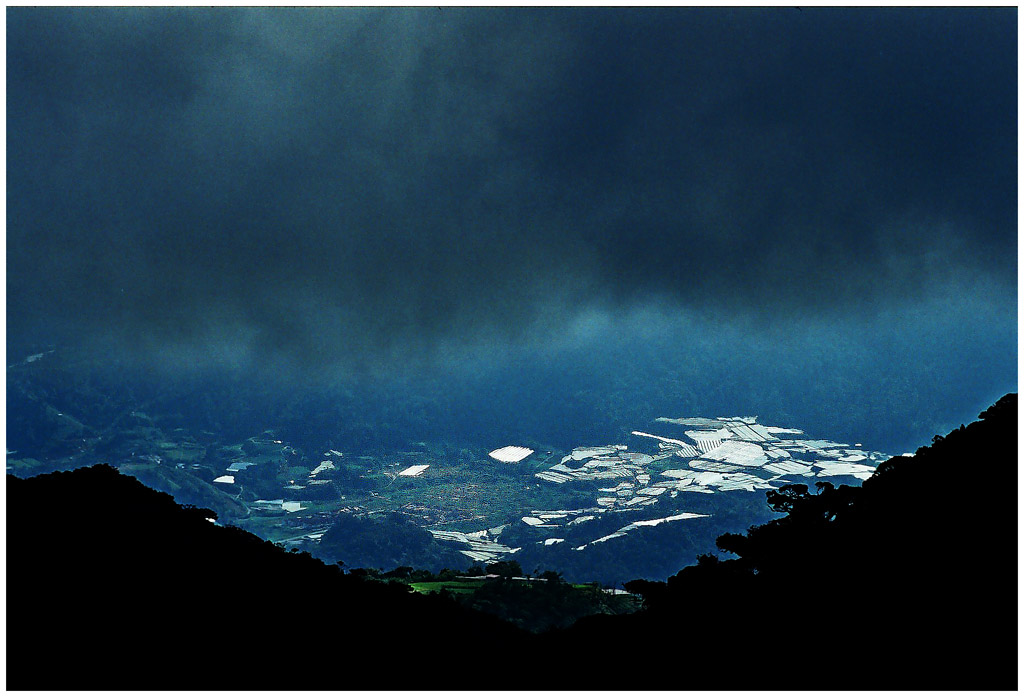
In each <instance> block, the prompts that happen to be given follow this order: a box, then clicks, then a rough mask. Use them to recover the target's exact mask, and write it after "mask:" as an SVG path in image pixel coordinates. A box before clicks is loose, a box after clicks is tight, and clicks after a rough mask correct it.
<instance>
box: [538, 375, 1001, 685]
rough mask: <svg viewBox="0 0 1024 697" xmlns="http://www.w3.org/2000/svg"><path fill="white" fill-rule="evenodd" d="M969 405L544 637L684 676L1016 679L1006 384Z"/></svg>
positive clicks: (684, 681) (732, 680) (858, 681)
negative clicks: (994, 396)
mask: <svg viewBox="0 0 1024 697" xmlns="http://www.w3.org/2000/svg"><path fill="white" fill-rule="evenodd" d="M981 419H982V420H981V421H980V422H975V423H972V424H971V425H969V426H967V427H966V428H965V427H963V426H961V427H960V428H959V429H957V430H956V431H953V432H952V433H950V434H949V435H948V436H946V437H945V438H940V437H936V438H935V439H934V442H933V444H932V445H931V446H929V447H926V448H921V449H919V450H918V451H917V453H916V454H915V455H914V456H913V457H908V458H905V457H897V458H893V459H892V460H889V461H888V462H886V463H884V464H882V465H881V466H880V467H879V468H878V471H877V473H876V474H875V475H874V476H872V477H871V478H870V479H868V480H867V481H866V482H864V485H863V486H862V487H847V486H841V487H839V488H838V489H834V488H832V486H831V485H828V484H826V485H824V486H821V487H819V492H818V493H817V494H812V493H810V492H808V491H807V487H806V486H803V485H793V486H790V487H786V488H783V489H781V490H779V491H774V492H770V493H769V494H768V501H769V504H770V505H771V506H772V507H773V508H775V509H776V510H778V511H782V512H787V513H788V515H787V516H786V517H784V518H780V519H778V520H775V521H772V522H770V523H767V524H765V525H761V526H758V527H755V528H752V529H751V530H750V532H748V533H747V534H746V535H733V534H730V535H723V536H722V537H720V538H719V540H718V544H719V547H721V548H722V549H724V550H726V551H729V552H733V553H735V554H737V555H739V558H738V559H733V560H729V561H719V560H718V559H717V558H716V557H713V556H706V557H702V558H701V559H700V563H698V564H697V565H696V566H691V567H687V568H685V569H683V570H682V571H681V572H680V573H679V574H677V575H676V576H674V577H672V578H670V579H669V581H668V583H648V582H643V581H640V582H633V584H631V585H630V584H627V587H630V588H632V589H634V590H637V591H641V592H642V593H643V594H644V596H645V601H646V609H645V610H644V611H642V612H640V613H637V614H635V615H631V616H625V617H614V618H602V617H593V618H585V619H584V620H581V621H580V622H578V623H577V624H576V625H575V626H574V627H572V628H571V629H570V630H568V631H565V632H562V633H561V634H560V635H558V636H556V637H550V638H548V641H552V642H556V641H557V642H558V643H563V644H566V645H569V646H577V645H582V644H584V643H585V644H586V645H588V646H592V645H595V644H600V643H602V642H603V643H604V644H605V645H606V646H607V645H610V644H616V645H619V646H623V647H630V652H631V653H634V655H639V656H644V657H645V658H646V660H647V661H650V662H652V663H653V664H654V665H658V664H661V665H664V666H674V667H675V668H676V669H678V670H679V671H680V675H679V680H678V686H679V687H680V688H685V687H688V686H690V685H692V684H693V683H691V681H690V676H693V678H694V679H695V681H696V683H697V684H699V685H701V686H703V687H709V688H714V687H721V688H727V687H728V688H741V689H758V688H761V689H765V688H773V689H786V688H793V689H798V688H799V689H876V688H890V689H928V690H936V689H947V690H948V689H1001V690H1013V689H1016V687H1017V452H1016V450H1017V395H1015V394H1012V395H1007V396H1005V397H1003V398H1002V399H1001V400H999V402H998V403H997V404H996V405H995V406H993V407H991V408H989V409H988V410H986V411H985V412H983V413H982V414H981ZM582 655H583V652H579V653H577V654H576V657H577V658H580V657H582ZM567 658H571V657H570V656H567ZM662 661H664V663H662Z"/></svg>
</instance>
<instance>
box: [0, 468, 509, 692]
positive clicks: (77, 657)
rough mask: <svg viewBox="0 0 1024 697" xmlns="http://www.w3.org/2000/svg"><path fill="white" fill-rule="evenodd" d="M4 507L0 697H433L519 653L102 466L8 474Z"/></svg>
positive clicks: (442, 606) (402, 591)
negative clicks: (313, 692)
mask: <svg viewBox="0 0 1024 697" xmlns="http://www.w3.org/2000/svg"><path fill="white" fill-rule="evenodd" d="M7 502H8V508H7V530H8V534H7V535H8V536H7V561H8V575H7V607H8V624H7V630H8V634H7V636H8V644H7V666H8V672H7V676H8V685H7V687H8V688H9V689H15V690H18V689H33V690H35V689H45V690H68V689H90V690H136V689H137V690H144V689H147V690H148V689H157V688H159V689H172V690H192V689H203V690H220V689H232V690H239V689H241V690H283V689H313V688H316V689H354V688H362V689H367V688H380V687H387V688H399V689H415V688H423V687H428V686H433V687H435V688H437V687H441V686H442V681H441V680H440V679H439V674H438V672H437V671H438V669H439V668H440V667H442V666H447V668H445V670H444V672H445V673H446V674H454V673H455V672H458V673H460V674H461V675H463V676H464V677H467V678H472V679H480V678H482V677H483V676H484V675H485V673H486V671H485V670H484V668H485V666H487V665H488V664H489V663H491V662H492V661H493V658H492V657H493V656H497V655H502V654H504V653H506V652H507V651H508V647H509V646H511V645H512V644H513V643H520V642H521V636H522V634H523V633H522V632H520V631H519V630H517V629H515V628H514V627H512V626H511V625H508V624H506V623H504V622H501V621H500V620H498V619H496V618H493V617H491V616H488V615H484V614H482V613H475V612H471V611H469V610H467V609H465V608H462V607H461V606H459V605H458V604H456V603H455V602H453V601H450V600H446V599H443V598H441V597H438V596H422V595H415V596H414V595H413V594H412V593H410V592H409V590H408V589H407V588H405V587H404V586H395V585H386V584H378V583H373V582H369V581H363V580H360V579H358V578H357V577H355V576H351V575H348V574H343V573H342V572H341V570H340V569H339V568H338V567H332V566H327V565H325V564H324V563H323V562H321V561H319V560H316V559H313V558H312V557H311V556H309V555H308V554H295V553H289V552H286V551H285V550H283V549H281V548H279V547H277V546H275V545H274V544H272V543H270V542H266V541H263V540H260V539H259V538H257V537H255V536H254V535H252V534H250V533H248V532H245V531H242V530H239V529H237V528H231V527H220V526H217V525H214V524H212V523H211V522H209V521H208V520H207V517H212V516H213V515H214V514H213V513H212V512H210V511H207V510H204V509H195V508H192V509H189V508H182V507H181V506H179V505H178V504H176V503H175V502H174V500H173V499H172V498H171V497H170V496H169V495H167V494H163V493H159V492H156V491H153V490H151V489H148V488H146V487H145V486H143V485H142V484H141V483H139V482H138V481H136V480H135V479H133V478H131V477H127V476H124V475H121V474H119V473H118V472H117V470H115V469H114V468H112V467H109V466H106V465H96V466H94V467H88V468H83V469H79V470H74V471H70V472H56V473H53V474H45V475H40V476H38V477H34V478H32V479H28V480H19V479H16V478H14V477H11V476H8V478H7ZM484 637H485V639H482V638H484ZM375 667H376V668H375ZM457 667H458V669H457V670H456V668H457Z"/></svg>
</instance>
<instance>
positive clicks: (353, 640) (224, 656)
mask: <svg viewBox="0 0 1024 697" xmlns="http://www.w3.org/2000/svg"><path fill="white" fill-rule="evenodd" d="M1016 434H1017V399H1016V395H1007V396H1006V397H1004V398H1003V399H1001V400H1000V401H999V402H998V403H997V404H996V405H995V406H993V407H991V408H990V409H988V410H986V411H985V412H984V413H983V414H982V421H980V422H976V423H973V424H971V425H969V426H967V427H961V428H960V429H957V430H956V431H954V432H952V433H950V434H949V435H948V436H946V437H944V438H943V437H938V436H937V437H936V438H935V440H934V443H933V444H932V445H931V446H929V447H926V448H922V449H920V450H918V452H917V454H916V455H915V456H914V457H910V458H894V459H892V460H890V461H889V462H887V463H885V464H884V465H883V466H881V467H880V468H879V471H878V473H877V474H876V475H875V476H874V477H872V478H871V479H869V480H868V481H867V482H865V483H864V485H863V487H846V486H841V487H839V488H838V489H836V488H833V487H831V486H829V485H825V486H823V487H820V490H819V491H818V493H816V494H814V493H811V492H809V491H807V489H806V487H802V486H799V485H797V486H792V487H787V488H783V489H781V490H779V491H777V492H772V493H771V494H770V495H769V503H770V504H771V505H772V506H773V507H774V508H776V510H779V511H781V512H785V513H787V515H786V516H785V517H783V518H780V519H778V520H776V521H773V522H770V523H767V524H765V525H762V526H759V527H755V528H752V529H751V531H750V532H749V533H748V534H747V535H725V536H722V537H721V538H720V539H719V546H720V547H721V548H722V549H723V550H726V551H730V552H733V553H735V554H736V555H738V558H737V559H732V560H727V561H720V560H718V559H717V558H715V557H711V556H706V557H702V558H701V559H700V560H699V563H698V564H697V565H695V566H691V567H687V568H685V569H683V570H682V571H681V572H680V573H679V574H677V575H676V576H674V577H672V578H671V579H669V581H668V582H667V583H650V582H636V583H635V584H634V585H633V586H632V587H633V588H634V589H636V590H638V591H640V592H642V593H643V595H644V597H645V603H646V608H645V609H644V610H643V611H641V612H638V613H635V614H633V615H625V616H615V617H609V616H597V617H591V618H585V619H584V620H581V621H579V622H577V623H576V625H574V626H573V627H571V628H569V629H567V630H561V631H552V632H548V633H546V634H544V635H541V636H539V637H531V636H530V635H528V634H526V633H524V632H521V631H519V630H517V629H515V628H514V627H512V626H511V625H509V624H507V623H504V622H501V621H500V620H497V619H495V618H492V617H489V616H486V615H483V614H480V613H476V612H472V611H470V610H468V609H466V608H463V607H460V606H459V605H458V604H457V603H455V602H453V601H451V600H450V599H445V598H442V597H439V596H419V595H416V596H413V595H412V594H410V593H409V592H408V591H407V590H406V589H404V588H403V587H401V586H397V585H383V584H376V583H373V582H369V581H365V580H362V579H360V578H357V577H356V576H353V575H348V574H343V573H342V572H341V571H340V570H339V569H338V568H337V567H331V566H327V565H325V564H323V563H322V562H320V561H318V560H316V559H313V558H312V557H310V556H308V555H306V554H294V553H288V552H285V551H284V550H282V549H280V548H278V547H276V546H275V545H273V544H271V543H269V542H265V541H262V540H259V539H258V538H256V537H254V536H253V535H251V534H249V533H246V532H244V531H241V530H238V529H234V528H226V527H220V526H217V525H214V524H212V523H211V522H209V521H208V520H207V518H208V517H212V515H213V514H212V513H211V512H209V511H206V510H203V509H194V508H182V507H181V506H179V505H177V504H176V503H175V502H174V501H173V499H172V498H171V497H170V496H168V495H166V494H162V493H158V492H155V491H152V490H150V489H147V488H146V487H145V486H143V485H142V484H140V483H139V482H138V481H136V480H134V479H132V478H130V477H126V476H123V475H121V474H119V473H118V472H117V471H116V470H114V469H113V468H111V467H108V466H104V465H97V466H94V467H91V468H86V469H81V470H76V471H71V472H58V473H53V474H46V475H40V476H38V477H35V478H33V479H29V480H19V479H16V478H14V477H10V476H9V477H8V480H7V481H8V493H7V504H8V509H7V523H8V538H7V562H8V567H7V568H8V577H7V584H8V585H7V606H8V624H7V637H8V643H7V667H8V681H9V682H8V685H7V687H8V688H9V689H48V690H64V689H93V690H96V689H99V690H111V689H122V690H127V689H174V690H182V689H206V690H217V689H234V690H252V689H263V690H281V689H288V690H298V689H652V688H659V689H775V690H778V689H831V690H836V689H846V690H849V689H857V690H860V689H917V690H922V689H926V690H938V689H943V690H946V689H1000V690H1013V689H1016V686H1017V680H1016V672H1017V671H1016V666H1017V662H1016V656H1017V640H1016V616H1017V603H1016V588H1017V561H1016V560H1017V557H1016V552H1015V550H1016V543H1017V539H1016V537H1017V533H1016V505H1017V502H1016V478H1017V477H1016V462H1017V459H1016V442H1017V439H1016Z"/></svg>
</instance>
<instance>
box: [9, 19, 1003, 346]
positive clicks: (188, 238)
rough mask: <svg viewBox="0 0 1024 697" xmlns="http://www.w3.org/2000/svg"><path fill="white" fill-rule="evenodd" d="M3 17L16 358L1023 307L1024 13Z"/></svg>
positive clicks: (415, 341) (416, 341)
mask: <svg viewBox="0 0 1024 697" xmlns="http://www.w3.org/2000/svg"><path fill="white" fill-rule="evenodd" d="M7 20H8V35H7V40H8V44H7V46H8V48H7V51H8V54H7V59H8V75H7V80H8V82H7V86H8V99H7V109H8V140H7V143H8V236H7V245H8V247H7V252H8V267H7V271H8V296H7V298H8V300H7V302H8V326H9V332H10V334H11V335H13V336H18V335H25V336H28V335H33V334H39V335H41V336H42V335H47V334H48V333H49V334H56V335H60V336H61V337H62V338H66V335H68V334H70V335H74V336H79V337H82V338H83V339H86V340H89V339H101V338H104V337H106V338H114V339H116V340H118V341H121V342H127V343H129V344H133V343H134V344H136V345H139V346H145V345H149V344H152V345H175V346H184V347H192V348H194V349H195V350H196V351H199V352H202V351H207V350H214V349H216V347H221V348H222V349H223V350H225V351H228V352H231V351H239V352H243V353H244V352H245V351H249V352H255V355H262V354H263V352H274V353H276V352H281V353H283V354H284V355H285V356H287V357H289V358H297V359H303V360H308V361H311V362H314V363H317V362H330V361H332V360H334V359H336V358H339V357H351V356H362V355H365V354H366V353H367V352H369V351H373V352H375V353H383V354H389V353H394V354H396V355H403V354H407V353H408V352H410V351H413V352H415V351H421V350H427V349H430V350H435V349H436V347H437V346H438V345H445V344H446V342H453V341H454V342H456V343H457V342H458V341H461V340H463V339H468V340H473V339H479V338H488V337H500V338H502V339H503V340H504V339H517V338H521V335H522V333H524V332H526V331H530V332H532V333H533V334H534V335H545V332H546V330H555V331H557V330H558V329H559V328H560V327H562V326H563V325H566V324H569V323H570V322H571V321H572V320H573V318H574V317H576V316H577V315H578V314H579V313H580V312H581V311H586V310H600V311H602V312H611V313H612V314H615V313H619V312H621V313H626V312H628V311H629V310H630V308H632V307H634V306H636V305H639V304H643V303H653V302H656V303H657V304H658V306H659V307H664V308H667V310H666V311H667V312H669V313H671V312H673V311H674V310H673V308H675V309H681V310H682V311H685V312H697V313H709V314H712V315H715V316H720V317H724V318H727V319H728V318H732V319H737V321H738V319H741V318H744V317H747V316H757V317H760V318H761V319H762V320H764V319H767V320H769V321H773V320H775V319H780V320H786V319H789V318H792V317H802V316H812V317H814V316H821V315H823V314H830V313H842V314H855V315H864V314H872V313H875V312H877V311H878V310H879V308H891V307H892V306H894V304H898V303H901V302H915V301H916V300H920V299H924V298H934V297H939V296H941V295H942V294H943V293H948V292H950V290H949V289H950V288H954V287H955V288H967V289H968V290H969V289H970V288H971V287H972V286H973V285H975V284H978V285H983V286H985V288H988V289H991V288H993V287H995V288H997V289H1002V290H1001V292H1002V294H1003V295H1002V296H1001V297H1006V298H1009V297H1011V296H1012V294H1013V290H1012V289H1013V287H1014V284H1015V278H1016V208H1015V206H1016V188H1017V185H1016V171H1017V170H1016V167H1017V165H1016V11H1015V10H1013V9H1009V8H1005V9H995V10H992V9H989V10H965V9H932V10H893V9H859V10H829V9H813V8H807V9H805V10H803V11H796V10H794V9H782V8H780V9H766V10H754V9H731V10H727V9H711V10H699V9H689V8H666V9H657V10H621V9H579V10H558V9H531V10H522V9H520V10H486V9H472V8H470V9H466V8H463V9H443V10H438V9H437V8H421V9H343V8H338V9H321V10H299V9H277V10H248V9H214V10H210V9H172V10H165V9H67V8H56V9H51V8H45V9H37V8H15V9H9V10H8V12H7ZM225 347H227V348H225Z"/></svg>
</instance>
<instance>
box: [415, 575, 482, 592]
mask: <svg viewBox="0 0 1024 697" xmlns="http://www.w3.org/2000/svg"><path fill="white" fill-rule="evenodd" d="M484 583H486V580H485V579H482V578H481V579H479V580H475V579H459V580H458V581H423V582H420V583H411V584H409V585H411V586H412V589H413V590H414V591H416V592H418V593H437V592H440V591H442V590H446V591H448V592H450V593H472V592H473V591H475V590H476V589H477V588H479V587H480V586H482V585H483V584H484Z"/></svg>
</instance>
